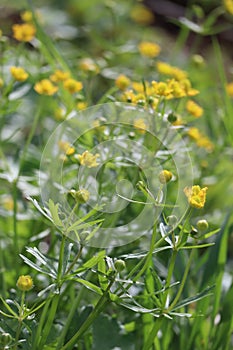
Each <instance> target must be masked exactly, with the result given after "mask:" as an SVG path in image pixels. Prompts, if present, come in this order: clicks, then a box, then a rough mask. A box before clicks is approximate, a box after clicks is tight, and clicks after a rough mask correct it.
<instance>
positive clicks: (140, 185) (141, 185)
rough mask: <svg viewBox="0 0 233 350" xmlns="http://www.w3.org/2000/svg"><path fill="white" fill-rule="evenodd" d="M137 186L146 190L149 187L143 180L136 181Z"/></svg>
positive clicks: (141, 189)
mask: <svg viewBox="0 0 233 350" xmlns="http://www.w3.org/2000/svg"><path fill="white" fill-rule="evenodd" d="M136 188H137V189H138V190H139V191H143V190H146V189H147V187H146V185H145V184H144V182H143V181H138V182H137V183H136Z"/></svg>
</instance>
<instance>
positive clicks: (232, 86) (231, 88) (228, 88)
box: [226, 82, 233, 97]
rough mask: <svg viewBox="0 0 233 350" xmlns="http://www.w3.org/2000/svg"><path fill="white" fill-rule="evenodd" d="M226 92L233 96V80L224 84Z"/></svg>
mask: <svg viewBox="0 0 233 350" xmlns="http://www.w3.org/2000/svg"><path fill="white" fill-rule="evenodd" d="M226 92H227V94H228V95H229V96H230V97H233V82H232V83H228V84H227V85H226Z"/></svg>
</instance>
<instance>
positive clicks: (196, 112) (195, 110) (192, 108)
mask: <svg viewBox="0 0 233 350" xmlns="http://www.w3.org/2000/svg"><path fill="white" fill-rule="evenodd" d="M186 110H187V111H188V112H189V113H190V114H192V115H193V116H194V117H196V118H200V117H201V116H202V114H203V109H202V108H201V107H200V106H199V105H198V104H197V103H195V102H194V101H192V100H188V101H187V103H186Z"/></svg>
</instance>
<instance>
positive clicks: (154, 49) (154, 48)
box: [138, 41, 161, 58]
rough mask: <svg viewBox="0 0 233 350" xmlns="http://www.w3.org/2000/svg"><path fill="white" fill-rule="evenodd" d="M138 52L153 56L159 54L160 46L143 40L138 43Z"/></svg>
mask: <svg viewBox="0 0 233 350" xmlns="http://www.w3.org/2000/svg"><path fill="white" fill-rule="evenodd" d="M138 49H139V52H140V53H141V55H143V56H146V57H150V58H154V57H156V56H158V55H159V54H160V51H161V48H160V46H159V45H158V44H155V43H152V42H149V41H143V42H141V43H140V44H139V45H138Z"/></svg>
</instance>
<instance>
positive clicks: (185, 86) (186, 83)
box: [179, 78, 199, 96]
mask: <svg viewBox="0 0 233 350" xmlns="http://www.w3.org/2000/svg"><path fill="white" fill-rule="evenodd" d="M179 83H180V85H181V86H182V88H183V89H184V91H185V93H186V95H187V96H195V95H197V94H199V91H198V90H196V89H194V88H192V86H191V82H190V80H189V79H187V78H186V79H182V80H180V82H179Z"/></svg>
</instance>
